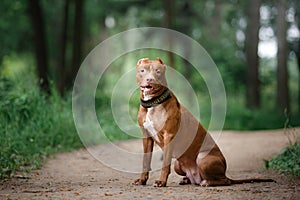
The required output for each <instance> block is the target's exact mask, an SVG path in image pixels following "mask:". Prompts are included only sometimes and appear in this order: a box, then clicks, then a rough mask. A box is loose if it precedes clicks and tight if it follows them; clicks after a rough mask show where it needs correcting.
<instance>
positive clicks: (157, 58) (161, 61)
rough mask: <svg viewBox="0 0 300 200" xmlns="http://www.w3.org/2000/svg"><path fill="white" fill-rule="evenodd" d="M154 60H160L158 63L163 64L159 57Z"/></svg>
mask: <svg viewBox="0 0 300 200" xmlns="http://www.w3.org/2000/svg"><path fill="white" fill-rule="evenodd" d="M156 60H157V61H158V62H160V64H162V65H163V64H164V62H163V61H162V60H161V59H160V58H156Z"/></svg>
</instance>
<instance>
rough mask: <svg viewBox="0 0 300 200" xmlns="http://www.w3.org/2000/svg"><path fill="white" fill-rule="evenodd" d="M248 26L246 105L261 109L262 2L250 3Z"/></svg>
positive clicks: (257, 0)
mask: <svg viewBox="0 0 300 200" xmlns="http://www.w3.org/2000/svg"><path fill="white" fill-rule="evenodd" d="M249 3H250V5H249V8H248V9H249V10H248V26H247V33H246V58H247V83H246V104H247V106H248V107H250V108H259V107H260V88H259V87H260V82H259V58H258V54H257V53H258V42H259V35H258V33H259V27H260V22H259V20H260V13H259V10H260V5H261V0H253V1H251V2H249Z"/></svg>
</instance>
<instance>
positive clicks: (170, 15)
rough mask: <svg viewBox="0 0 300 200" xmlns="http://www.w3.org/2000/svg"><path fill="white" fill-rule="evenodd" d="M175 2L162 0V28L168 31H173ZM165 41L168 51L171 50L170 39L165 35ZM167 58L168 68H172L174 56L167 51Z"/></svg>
mask: <svg viewBox="0 0 300 200" xmlns="http://www.w3.org/2000/svg"><path fill="white" fill-rule="evenodd" d="M174 8H175V1H172V0H164V14H165V15H164V16H165V18H164V27H166V28H169V29H174V10H175V9H174ZM165 37H167V38H166V41H168V45H169V49H172V44H173V41H172V38H170V37H169V36H168V35H166V36H165ZM168 57H169V66H171V67H174V54H173V52H171V51H168Z"/></svg>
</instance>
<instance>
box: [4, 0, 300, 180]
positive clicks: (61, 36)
mask: <svg viewBox="0 0 300 200" xmlns="http://www.w3.org/2000/svg"><path fill="white" fill-rule="evenodd" d="M137 27H164V28H169V29H173V30H176V31H179V32H181V33H184V34H186V35H188V36H189V37H191V38H193V39H194V40H196V41H197V42H199V44H201V45H202V46H203V47H204V49H206V51H207V52H208V53H209V55H210V56H211V58H212V59H213V60H214V62H215V63H216V65H217V67H218V70H219V71H220V73H221V76H222V79H223V81H224V85H225V89H226V95H227V113H226V121H225V124H224V129H238V130H257V129H277V128H291V127H294V126H299V125H300V78H299V74H300V42H299V41H300V31H299V30H300V2H299V1H297V0H277V1H276V0H251V1H250V0H249V1H242V0H228V1H222V0H202V1H199V0H173V1H172V0H151V1H147V0H128V1H126V0H14V1H11V0H2V1H1V2H0V38H1V48H0V122H1V123H0V136H1V144H0V147H1V152H0V159H1V171H0V175H1V178H5V177H9V176H11V175H12V174H14V173H15V172H16V171H18V170H22V171H25V172H26V171H30V169H32V168H36V167H39V166H40V165H41V164H42V163H43V160H44V158H46V157H47V156H48V155H51V154H52V153H55V152H57V151H66V150H72V149H74V148H79V147H82V144H81V141H80V139H79V137H78V135H77V133H76V129H75V126H74V122H73V118H72V108H71V100H72V96H71V95H72V94H71V92H72V86H73V82H74V79H75V77H76V74H77V72H78V69H79V67H80V65H81V63H82V61H83V59H84V58H85V56H86V55H87V54H88V53H89V52H90V51H91V50H92V49H93V48H94V47H95V46H96V45H98V44H99V43H100V42H102V41H104V40H105V39H107V38H109V37H110V36H113V35H114V34H117V33H120V32H122V31H125V30H128V29H131V28H137ZM120 45H122V43H120ZM109 53H113V52H109ZM158 53H159V54H160V55H157V54H158ZM186 53H187V54H188V53H189V52H186ZM144 54H145V52H143V51H140V52H136V54H135V55H136V57H132V59H131V60H128V61H127V62H126V65H128V66H129V67H130V66H131V67H134V65H135V63H136V61H137V60H138V59H139V58H140V57H144ZM147 54H148V55H147V56H151V57H152V58H156V57H158V56H160V57H162V58H163V60H164V61H165V62H166V63H167V64H168V65H169V66H171V67H174V69H176V70H177V71H179V72H180V73H181V74H183V75H184V76H185V78H186V79H187V80H188V81H189V82H190V84H191V85H192V87H193V89H194V90H195V91H197V96H198V97H201V98H199V106H200V108H201V121H202V123H203V124H204V126H206V127H207V126H208V124H209V120H210V114H211V113H210V112H211V110H210V99H209V93H208V91H207V89H206V88H205V87H204V86H205V82H204V81H203V79H202V77H201V75H200V74H198V73H197V72H196V71H195V70H194V68H193V66H190V64H189V63H188V62H186V61H185V60H184V59H182V58H180V57H179V56H176V55H174V54H171V53H168V52H161V51H159V52H158V51H153V52H151V51H150V52H147ZM138 56H139V57H138ZM123 64H124V63H122V65H123ZM112 65H116V67H112V68H113V70H111V71H110V73H107V76H106V78H105V79H104V80H102V82H101V83H99V87H98V90H97V93H96V97H95V101H96V110H97V114H98V117H99V119H102V121H101V123H102V124H101V125H102V127H103V130H104V132H105V133H108V134H107V135H106V136H107V137H108V138H109V139H110V140H119V139H130V138H131V137H130V136H128V135H126V134H124V133H123V132H122V130H120V129H119V128H118V126H117V124H116V123H115V122H114V119H113V116H112V113H111V109H110V96H111V90H112V87H113V85H114V84H115V83H116V78H118V77H120V76H121V75H122V74H123V73H124V72H125V69H126V67H123V66H122V67H120V63H119V62H115V63H113V64H112ZM131 103H132V106H131V107H132V108H131V112H130V113H131V114H132V118H134V119H136V112H137V107H138V94H137V95H136V96H135V97H133V98H132V102H131ZM96 142H101V141H96Z"/></svg>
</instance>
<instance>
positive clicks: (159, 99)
mask: <svg viewBox="0 0 300 200" xmlns="http://www.w3.org/2000/svg"><path fill="white" fill-rule="evenodd" d="M169 98H171V95H170V90H169V89H166V90H165V91H164V92H163V93H162V94H161V95H159V96H157V97H154V98H152V99H150V100H148V101H144V100H143V99H140V102H141V105H142V106H143V107H144V108H151V107H154V106H158V105H159V104H161V103H163V102H165V101H167V100H168V99H169Z"/></svg>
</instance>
